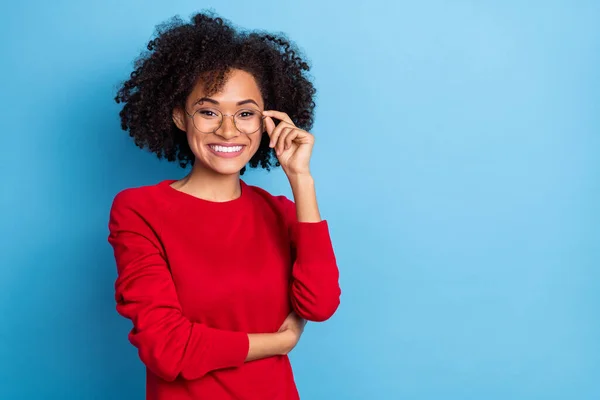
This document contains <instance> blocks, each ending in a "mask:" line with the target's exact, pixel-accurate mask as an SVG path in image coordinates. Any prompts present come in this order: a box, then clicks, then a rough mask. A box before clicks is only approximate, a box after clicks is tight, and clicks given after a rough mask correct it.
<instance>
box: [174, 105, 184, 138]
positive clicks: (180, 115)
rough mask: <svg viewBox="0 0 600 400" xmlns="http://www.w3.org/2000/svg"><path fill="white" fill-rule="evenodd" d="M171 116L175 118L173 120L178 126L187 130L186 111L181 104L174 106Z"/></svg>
mask: <svg viewBox="0 0 600 400" xmlns="http://www.w3.org/2000/svg"><path fill="white" fill-rule="evenodd" d="M171 117H172V118H173V122H174V123H175V125H176V126H177V128H179V129H180V130H182V131H184V132H186V123H185V122H186V121H185V112H184V110H183V109H182V108H181V107H180V106H177V107H175V108H173V113H172V115H171Z"/></svg>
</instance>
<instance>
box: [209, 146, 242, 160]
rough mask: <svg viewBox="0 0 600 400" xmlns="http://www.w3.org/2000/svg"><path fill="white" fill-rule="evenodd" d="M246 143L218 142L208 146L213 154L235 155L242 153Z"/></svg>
mask: <svg viewBox="0 0 600 400" xmlns="http://www.w3.org/2000/svg"><path fill="white" fill-rule="evenodd" d="M245 147H246V145H238V144H236V145H234V144H231V145H226V146H225V145H220V144H209V145H208V148H209V149H210V150H211V151H212V153H213V154H215V155H217V156H220V157H225V158H229V157H236V156H239V155H240V154H242V153H243V151H244V148H245Z"/></svg>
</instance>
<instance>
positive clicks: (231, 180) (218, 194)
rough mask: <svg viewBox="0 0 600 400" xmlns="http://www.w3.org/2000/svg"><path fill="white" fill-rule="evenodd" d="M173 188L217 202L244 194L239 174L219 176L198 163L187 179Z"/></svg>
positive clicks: (175, 183) (233, 198) (178, 182)
mask: <svg viewBox="0 0 600 400" xmlns="http://www.w3.org/2000/svg"><path fill="white" fill-rule="evenodd" d="M171 186H173V187H174V188H175V189H177V190H181V191H182V192H185V193H188V194H190V195H192V196H195V197H198V198H201V199H204V200H209V201H215V202H224V201H230V200H235V199H237V198H238V197H240V196H241V193H242V192H241V187H240V174H239V172H238V173H236V174H231V175H223V174H219V173H216V172H214V171H212V170H210V169H208V168H206V167H204V166H203V165H201V164H200V162H198V161H196V162H195V163H194V166H193V168H192V170H191V171H190V173H189V174H188V175H187V176H186V177H185V178H183V179H181V180H179V181H177V182H174V183H173V184H172V185H171Z"/></svg>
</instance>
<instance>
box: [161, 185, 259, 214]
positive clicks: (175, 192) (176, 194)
mask: <svg viewBox="0 0 600 400" xmlns="http://www.w3.org/2000/svg"><path fill="white" fill-rule="evenodd" d="M173 182H177V179H165V180H163V181H161V182H159V184H158V186H159V187H160V188H162V189H163V191H164V192H165V193H166V194H168V195H169V196H171V197H172V198H173V199H177V200H179V201H185V202H187V203H190V204H193V205H202V206H205V207H206V206H208V207H237V206H241V205H242V204H244V203H245V202H247V200H248V195H249V193H248V192H249V188H248V185H247V184H246V182H244V181H243V180H242V179H240V190H241V194H240V195H239V196H238V197H236V198H235V199H232V200H227V201H212V200H207V199H202V198H200V197H196V196H194V195H191V194H189V193H185V192H182V191H181V190H179V189H175V188H174V187H172V186H171V184H172V183H173Z"/></svg>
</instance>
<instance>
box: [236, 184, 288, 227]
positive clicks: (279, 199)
mask: <svg viewBox="0 0 600 400" xmlns="http://www.w3.org/2000/svg"><path fill="white" fill-rule="evenodd" d="M246 186H247V187H248V188H249V190H250V191H252V193H254V194H255V195H256V196H258V197H259V198H260V199H261V200H262V201H263V202H264V203H266V205H267V206H269V207H271V208H273V209H274V210H275V211H276V212H277V213H278V214H280V215H281V216H282V217H283V218H284V219H285V220H286V222H287V223H290V222H292V221H293V220H294V219H295V217H296V204H295V203H294V202H293V201H292V200H290V199H289V198H288V197H286V196H285V195H282V194H279V195H274V194H271V193H269V192H268V191H267V190H265V189H263V188H261V187H259V186H254V185H249V184H246Z"/></svg>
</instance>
